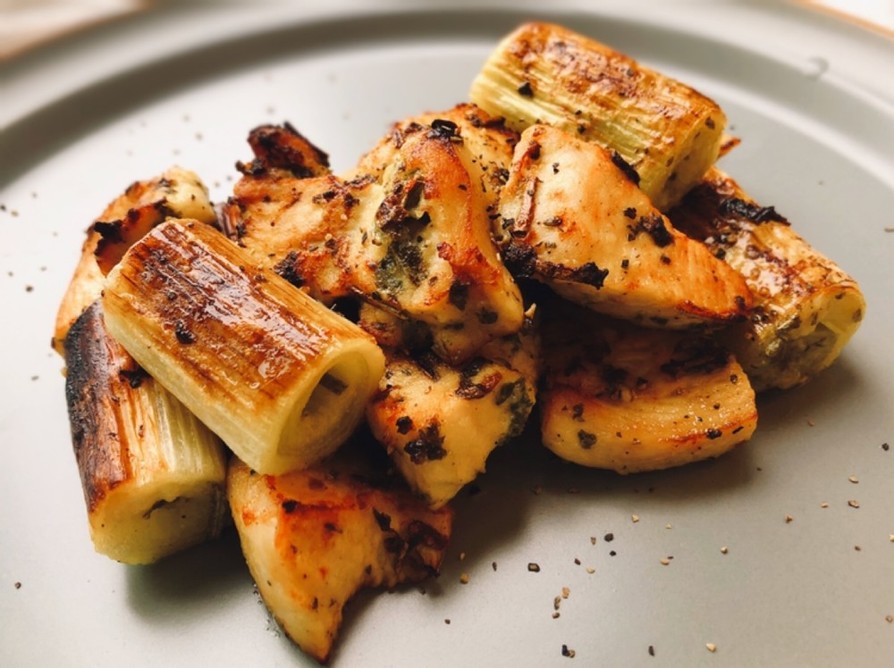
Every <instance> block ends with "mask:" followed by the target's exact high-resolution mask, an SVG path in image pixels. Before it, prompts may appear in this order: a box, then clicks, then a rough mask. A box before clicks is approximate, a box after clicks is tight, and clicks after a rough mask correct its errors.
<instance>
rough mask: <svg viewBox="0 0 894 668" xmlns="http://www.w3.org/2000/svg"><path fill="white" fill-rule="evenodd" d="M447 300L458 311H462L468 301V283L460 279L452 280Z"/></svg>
mask: <svg viewBox="0 0 894 668" xmlns="http://www.w3.org/2000/svg"><path fill="white" fill-rule="evenodd" d="M447 301H448V302H450V303H451V304H453V305H454V306H455V307H456V308H458V309H459V310H460V311H464V310H465V308H466V304H467V303H468V301H469V285H468V283H464V282H463V281H460V280H458V279H457V280H454V281H453V283H451V284H450V290H449V291H448V292H447Z"/></svg>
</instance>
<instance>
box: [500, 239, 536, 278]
mask: <svg viewBox="0 0 894 668" xmlns="http://www.w3.org/2000/svg"><path fill="white" fill-rule="evenodd" d="M501 255H502V258H503V263H504V264H505V265H506V268H507V269H509V272H510V273H511V274H512V275H513V276H515V277H516V278H531V277H532V276H534V273H535V272H536V270H537V253H536V252H535V251H534V249H533V248H531V247H530V246H528V245H526V244H523V243H520V242H517V241H514V240H513V241H510V242H509V243H508V244H507V245H506V246H505V247H504V248H503V250H502V253H501Z"/></svg>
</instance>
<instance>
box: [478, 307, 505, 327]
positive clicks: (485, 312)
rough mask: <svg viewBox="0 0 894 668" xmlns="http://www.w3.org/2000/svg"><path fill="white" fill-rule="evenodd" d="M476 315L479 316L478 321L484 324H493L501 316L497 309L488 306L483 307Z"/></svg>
mask: <svg viewBox="0 0 894 668" xmlns="http://www.w3.org/2000/svg"><path fill="white" fill-rule="evenodd" d="M475 315H476V316H477V317H478V322H480V323H481V324H482V325H492V324H494V323H495V322H496V321H497V319H498V318H499V315H498V314H497V312H496V311H492V310H491V309H489V308H486V307H484V308H481V309H480V310H479V311H478V313H476V314H475Z"/></svg>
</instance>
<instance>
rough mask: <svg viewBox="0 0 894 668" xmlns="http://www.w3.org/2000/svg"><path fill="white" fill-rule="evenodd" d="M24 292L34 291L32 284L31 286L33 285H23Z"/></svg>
mask: <svg viewBox="0 0 894 668" xmlns="http://www.w3.org/2000/svg"><path fill="white" fill-rule="evenodd" d="M25 292H34V286H33V285H26V286H25Z"/></svg>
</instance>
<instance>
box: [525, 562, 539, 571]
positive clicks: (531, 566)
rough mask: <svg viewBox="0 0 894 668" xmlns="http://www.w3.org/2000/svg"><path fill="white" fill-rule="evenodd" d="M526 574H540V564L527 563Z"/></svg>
mask: <svg viewBox="0 0 894 668" xmlns="http://www.w3.org/2000/svg"><path fill="white" fill-rule="evenodd" d="M528 572H530V573H539V572H540V564H538V563H535V562H533V561H532V562H530V563H528Z"/></svg>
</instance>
